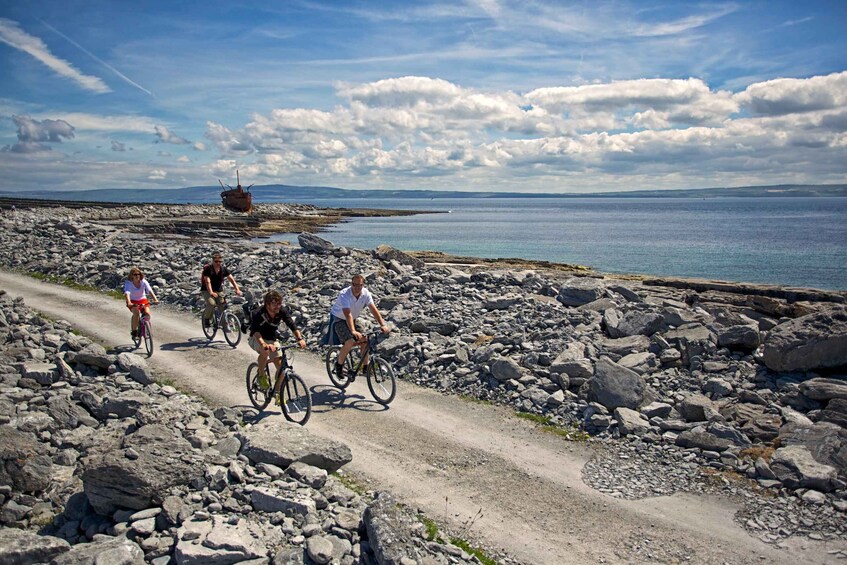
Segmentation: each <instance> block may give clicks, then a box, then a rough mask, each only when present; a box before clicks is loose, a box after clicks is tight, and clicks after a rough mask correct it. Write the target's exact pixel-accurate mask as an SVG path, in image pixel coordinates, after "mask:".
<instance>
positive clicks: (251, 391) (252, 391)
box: [247, 363, 273, 410]
mask: <svg viewBox="0 0 847 565" xmlns="http://www.w3.org/2000/svg"><path fill="white" fill-rule="evenodd" d="M258 371H259V364H258V363H250V366H249V367H247V396H249V397H250V402H251V404H253V406H255V407H256V409H257V410H264V409H265V408H267V407H268V404H270V403H271V398H273V387H272V386H271V378H270V374H269V373H268V365H265V382H266V383H267V386H265V387H263V386H262V383H260V382H259V372H258Z"/></svg>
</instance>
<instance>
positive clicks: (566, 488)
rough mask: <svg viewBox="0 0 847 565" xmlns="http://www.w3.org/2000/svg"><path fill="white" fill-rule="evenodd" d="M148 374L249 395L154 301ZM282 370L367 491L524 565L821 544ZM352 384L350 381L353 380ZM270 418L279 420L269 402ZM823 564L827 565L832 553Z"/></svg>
mask: <svg viewBox="0 0 847 565" xmlns="http://www.w3.org/2000/svg"><path fill="white" fill-rule="evenodd" d="M0 289H4V290H6V291H7V292H9V293H10V294H11V295H12V296H23V297H24V299H25V300H26V303H27V304H28V305H29V306H30V307H32V308H35V309H37V310H38V311H40V312H41V313H42V314H44V315H46V316H47V317H49V318H52V319H65V320H68V321H69V322H70V323H71V324H73V325H74V326H75V327H76V328H78V329H79V331H80V332H82V333H84V334H86V335H88V336H90V337H91V338H94V339H96V340H97V341H99V342H101V343H103V344H104V345H106V346H107V347H115V346H122V345H123V346H127V345H128V344H129V341H130V340H129V331H128V329H129V315H128V312H127V310H126V308H125V306H124V305H123V303H122V302H121V301H118V300H115V299H114V298H110V297H107V296H105V295H100V294H97V293H92V292H81V291H76V290H72V289H69V288H66V287H62V286H57V285H53V284H48V283H43V282H39V281H35V280H33V279H30V278H27V277H23V276H20V275H16V274H11V273H9V272H0ZM153 323H154V335H155V338H156V352H155V354H154V355H153V356H152V358H151V359H150V360H149V363H150V364H151V365H152V367H153V368H154V370H155V371H156V372H157V374H159V375H160V376H163V377H167V378H169V379H171V380H172V381H173V382H174V383H175V385H176V386H177V387H179V388H181V389H182V390H192V391H195V392H196V393H198V394H199V395H201V396H203V397H204V398H206V399H207V400H208V401H209V402H210V403H212V404H214V405H227V406H236V405H244V404H246V403H248V399H247V395H246V391H245V388H244V371H245V369H246V367H247V365H248V364H249V363H250V362H251V361H252V360H254V359H255V355H254V354H252V352H251V351H250V350H249V348H248V347H247V345H246V343H242V344H241V345H240V346H239V347H238V349H237V350H235V351H233V350H232V348H230V347H229V346H228V345H226V343H225V342H224V341H223V338H222V337H221V336H220V335H218V336H216V341H215V342H213V343H211V344H208V343H207V340H206V339H205V337H203V336H202V334H201V331H200V325H199V320H198V319H197V318H196V317H192V316H190V315H187V314H185V313H181V312H174V311H170V310H168V309H167V308H166V307H154V311H153ZM294 364H295V368H296V369H297V371H298V372H299V373H300V374H301V375H302V376H303V377H304V378H305V379H306V382H307V383H308V385H309V386H310V388H311V390H312V394H313V400H314V405H315V409H314V412H313V415H312V419H311V420H310V422H309V423H308V426H307V427H308V428H309V430H310V431H312V432H313V433H315V434H319V435H321V436H326V437H330V438H332V439H336V440H339V441H342V442H344V443H346V444H347V445H349V446H350V448H351V449H352V452H353V461H352V463H350V464H349V465H348V466H346V467H345V471H347V472H349V473H350V474H352V475H354V476H355V477H356V479H357V480H358V481H359V482H361V483H363V484H365V485H366V486H367V487H368V488H370V489H374V490H389V491H391V492H392V493H394V494H395V495H396V496H397V497H398V498H399V499H400V500H401V501H403V502H405V503H406V504H408V505H410V506H412V507H413V508H419V509H421V510H422V511H423V512H424V513H425V514H426V515H427V516H429V517H430V518H432V519H434V520H436V521H437V522H446V523H449V524H450V526H451V528H452V529H453V531H454V532H457V533H459V534H461V535H462V537H464V538H466V539H469V540H472V541H473V542H476V543H479V544H480V545H482V546H484V547H487V548H491V549H494V550H497V551H501V552H503V553H505V554H507V555H509V556H511V557H512V558H514V559H517V560H520V561H522V562H524V563H527V564H545V563H550V564H565V563H619V562H642V561H645V562H646V561H651V562H689V563H763V562H770V563H798V562H803V563H825V562H827V561H828V560H829V559H830V558H831V556H829V555H828V554H827V550H828V549H831V547H828V546H827V545H826V544H824V543H823V542H815V541H812V540H808V539H799V540H793V541H792V542H790V543H789V544H788V546H789V547H786V548H783V549H778V548H775V547H772V546H769V545H767V544H764V543H762V542H760V541H759V540H757V539H755V538H753V537H751V536H750V535H748V534H747V533H746V532H745V531H744V530H743V529H742V528H740V527H738V526H737V525H736V524H735V522H734V521H733V514H734V512H735V510H736V508H735V507H734V506H733V505H732V504H730V503H729V502H727V501H726V500H723V499H720V498H716V497H707V496H694V495H674V496H670V497H657V498H651V499H644V500H640V501H625V500H619V499H616V498H613V497H610V496H606V495H603V494H601V493H598V492H596V491H594V490H592V489H591V488H589V487H587V486H586V485H585V484H584V483H583V482H582V479H581V474H580V473H581V469H582V466H583V465H584V463H585V462H586V461H587V460H588V459H589V458H590V457H591V455H592V449H594V448H592V447H590V446H588V445H586V444H584V443H569V442H566V441H564V440H562V439H561V438H558V437H556V436H553V435H551V434H547V433H543V432H539V431H536V430H535V429H534V427H533V426H532V424H530V423H527V422H525V421H523V420H520V419H518V418H516V417H514V416H513V415H512V413H511V412H510V411H509V410H506V409H502V408H498V407H493V406H489V405H484V404H478V403H473V402H468V401H466V400H462V399H459V398H455V397H451V396H443V395H441V394H439V393H437V392H434V391H431V390H429V389H424V388H419V387H416V386H414V385H412V384H409V383H407V382H400V383H399V390H398V394H397V398H396V399H395V401H394V402H393V403H392V404H391V406H390V408H389V409H383V408H382V407H381V406H380V405H378V404H376V403H375V402H373V401H372V400H371V398H370V394H369V392H368V390H367V387H366V385H365V383H364V382H359V381H357V382H356V383H354V384H353V386H352V387H351V388H350V389H348V390H347V391H346V393H344V394H342V393H340V392H339V391H338V390H337V389H335V388H333V387H332V386H331V385H330V384H329V380H328V379H327V377H326V374H325V371H324V368H323V363H322V360H321V359H320V358H319V357H318V356H317V355H314V354H311V353H307V352H299V351H298V352H296V353H295V358H294ZM360 381H361V379H360ZM268 417H269V418H271V419H278V420H279V421H283V418H282V415H281V414H280V413H279V412H278V410H277V411H274V410H271V411H270V412H269V415H268ZM833 562H834V561H833Z"/></svg>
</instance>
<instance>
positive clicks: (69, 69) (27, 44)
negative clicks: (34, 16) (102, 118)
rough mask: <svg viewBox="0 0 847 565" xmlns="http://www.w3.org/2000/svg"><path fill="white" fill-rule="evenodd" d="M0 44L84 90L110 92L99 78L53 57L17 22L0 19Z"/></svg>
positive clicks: (45, 47) (45, 46) (43, 44)
mask: <svg viewBox="0 0 847 565" xmlns="http://www.w3.org/2000/svg"><path fill="white" fill-rule="evenodd" d="M0 42H2V43H5V44H7V45H9V46H10V47H14V48H15V49H19V50H21V51H23V52H24V53H27V54H29V55H31V56H32V57H34V58H35V59H38V60H39V61H41V62H42V63H44V64H45V65H47V67H49V68H50V69H51V70H53V71H54V72H55V73H57V74H59V75H60V76H62V77H65V78H68V79H70V80H72V81H74V82H76V83H77V84H78V85H79V86H81V87H82V88H84V89H85V90H89V91H91V92H96V93H98V94H102V93H105V92H111V91H112V89H111V88H109V87H108V86H106V83H105V82H103V81H102V80H101V79H100V78H98V77H95V76H91V75H86V74H83V73H81V72H80V71H79V70H77V69H76V68H75V67H74V66H73V65H72V64H71V63H68V62H67V61H64V60H63V59H60V58H58V57H56V56H55V55H53V54H52V53H51V52H50V49H49V48H48V47H47V45H46V44H45V43H44V42H43V41H42V40H41V39H39V38H37V37H34V36H32V35H30V34H28V33H26V32H25V31H23V30H22V29H21V28H20V27H19V25H18V22H15V21H13V20H9V19H6V18H0Z"/></svg>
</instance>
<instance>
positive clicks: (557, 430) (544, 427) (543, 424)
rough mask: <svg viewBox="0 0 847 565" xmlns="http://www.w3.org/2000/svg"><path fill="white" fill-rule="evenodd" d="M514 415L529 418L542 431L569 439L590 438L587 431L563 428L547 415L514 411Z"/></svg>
mask: <svg viewBox="0 0 847 565" xmlns="http://www.w3.org/2000/svg"><path fill="white" fill-rule="evenodd" d="M515 415H516V416H517V417H518V418H521V419H523V420H529V421H530V422H532V423H533V424H536V425H537V426H538V427H539V428H540V429H541V431H543V432H547V433H550V434H555V435H557V436H559V437H562V438H564V439H567V440H569V441H588V440H589V439H590V438H591V436H590V435H589V434H588V433H586V432H584V431H582V430H580V429H578V428H576V427H570V428H564V427H562V426H557V425H556V424H554V423H553V422H552V421H551V420H550V418H548V417H547V416H541V415H539V414H531V413H529V412H515Z"/></svg>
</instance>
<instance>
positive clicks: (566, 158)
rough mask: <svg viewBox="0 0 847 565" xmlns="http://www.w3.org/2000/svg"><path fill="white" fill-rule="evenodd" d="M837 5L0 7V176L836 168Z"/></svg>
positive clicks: (437, 181)
mask: <svg viewBox="0 0 847 565" xmlns="http://www.w3.org/2000/svg"><path fill="white" fill-rule="evenodd" d="M845 29H847V2H845V1H843V0H837V1H830V2H823V1H808V0H807V1H804V2H797V1H794V0H792V1H751V2H740V1H739V2H704V3H698V2H688V1H685V2H678V1H674V2H650V1H643V2H642V1H614V2H603V1H598V2H594V1H584V2H562V1H532V0H517V1H514V2H513V1H498V0H478V1H467V2H461V1H451V2H444V3H438V2H407V1H404V2H396V3H385V2H370V1H363V2H356V1H352V2H327V1H304V2H298V1H281V2H240V3H221V4H218V3H212V2H193V1H188V2H157V1H150V2H145V1H141V2H137V1H136V2H125V1H121V0H109V1H99V0H86V1H75V0H62V1H54V0H39V1H28V0H18V1H15V2H3V3H2V4H0V69H2V74H1V75H0V76H2V80H0V189H3V190H35V189H41V190H44V189H47V190H51V189H56V190H58V189H81V188H176V187H183V186H195V185H211V184H216V183H217V179H218V178H221V179H224V181H225V182H229V183H232V182H233V180H234V177H235V169H236V168H238V169H239V170H240V172H241V178H242V180H243V181H244V182H245V184H251V183H256V184H273V183H280V184H296V185H306V186H337V187H341V188H388V189H403V188H410V189H411V188H415V189H435V190H495V191H505V190H508V191H527V192H594V191H609V190H635V189H652V188H697V187H712V186H746V185H761V184H784V183H815V184H817V183H847V34H845V33H844V30H845Z"/></svg>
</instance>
